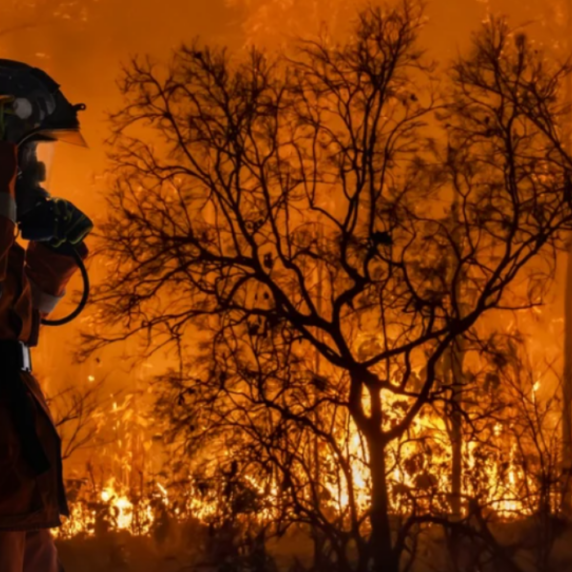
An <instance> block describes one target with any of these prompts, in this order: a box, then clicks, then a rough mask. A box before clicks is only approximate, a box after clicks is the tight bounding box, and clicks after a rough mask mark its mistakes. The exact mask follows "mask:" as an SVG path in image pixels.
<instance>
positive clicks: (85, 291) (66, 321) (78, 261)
mask: <svg viewBox="0 0 572 572" xmlns="http://www.w3.org/2000/svg"><path fill="white" fill-rule="evenodd" d="M71 254H72V256H73V258H74V260H75V262H76V264H77V265H78V268H79V271H80V272H81V277H82V280H83V293H82V295H81V300H80V302H79V304H78V307H77V308H76V309H75V310H74V311H73V312H72V313H71V314H69V315H68V316H66V317H65V318H60V319H59V320H48V319H47V318H42V324H43V325H44V326H65V325H66V324H69V323H70V322H73V321H74V320H75V319H76V318H77V317H78V316H79V315H80V314H81V313H82V312H83V311H84V309H85V307H86V305H87V301H88V299H89V289H90V284H89V274H88V273H87V268H86V267H85V264H84V262H83V259H82V257H81V256H80V254H79V252H78V251H77V249H76V248H73V249H72V251H71Z"/></svg>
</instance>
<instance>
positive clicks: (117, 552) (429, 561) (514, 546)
mask: <svg viewBox="0 0 572 572" xmlns="http://www.w3.org/2000/svg"><path fill="white" fill-rule="evenodd" d="M495 532H496V533H497V538H498V539H499V540H501V544H502V545H504V547H505V549H506V548H508V552H510V553H511V554H512V557H513V558H514V559H515V561H516V562H517V563H518V567H519V569H520V570H521V571H522V572H572V527H571V526H568V527H566V528H565V529H563V530H561V531H559V533H558V535H557V538H556V539H555V541H554V544H553V546H552V550H551V556H550V558H549V562H548V565H547V566H544V565H543V566H541V567H540V568H539V566H538V560H537V558H538V556H539V555H540V554H541V553H542V551H543V550H542V535H539V534H538V532H539V531H538V530H537V529H535V527H532V526H530V525H529V524H528V523H526V522H519V523H512V524H509V525H504V526H503V528H502V530H500V531H499V530H497V531H495ZM217 542H219V541H218V540H217V541H214V542H213V541H212V539H209V534H208V531H206V530H205V529H204V528H198V527H196V526H176V527H171V528H170V529H169V530H163V531H158V532H157V531H156V533H155V534H152V535H149V536H145V537H133V536H130V535H128V534H126V533H107V534H100V535H98V536H97V537H88V538H81V537H76V538H73V539H70V540H64V541H59V542H58V548H59V550H60V557H61V560H62V563H63V564H64V568H65V572H219V571H220V570H221V568H220V567H219V566H217V565H213V559H212V554H213V553H216V554H217V557H220V555H221V554H220V551H221V549H222V546H223V544H224V543H223V544H221V543H220V542H219V543H218V544H217ZM509 547H510V548H509ZM460 548H461V553H462V556H461V559H462V560H464V561H465V562H464V563H463V564H464V565H465V569H471V566H470V565H469V566H468V568H467V567H466V566H467V565H468V564H469V561H470V560H472V557H471V553H474V547H471V546H470V545H464V546H463V547H460ZM268 550H269V552H270V553H271V554H272V558H270V559H269V561H268V563H267V564H264V566H261V565H260V563H258V565H257V566H255V567H252V566H251V565H246V566H240V567H234V566H233V567H231V568H229V570H253V569H255V570H264V572H287V571H289V570H293V569H296V567H295V566H294V563H295V560H298V561H300V562H302V563H305V564H309V563H310V556H311V554H312V546H311V543H310V541H309V539H308V537H307V536H306V535H304V534H302V533H300V532H298V533H293V534H290V535H288V536H286V537H285V538H283V539H282V540H281V541H280V542H279V543H272V544H270V545H269V546H268ZM209 554H210V555H211V556H209ZM418 556H419V558H418V564H417V566H415V567H414V569H413V571H414V572H444V571H446V570H447V569H448V566H447V564H446V561H447V557H446V547H445V543H444V539H443V538H442V537H440V535H439V534H438V533H437V532H436V533H435V535H433V537H432V538H431V539H429V541H427V542H423V543H421V545H420V547H419V552H418ZM479 570H480V568H479ZM492 570H493V568H491V572H492ZM496 570H498V568H496ZM482 572H489V569H488V568H485V569H482Z"/></svg>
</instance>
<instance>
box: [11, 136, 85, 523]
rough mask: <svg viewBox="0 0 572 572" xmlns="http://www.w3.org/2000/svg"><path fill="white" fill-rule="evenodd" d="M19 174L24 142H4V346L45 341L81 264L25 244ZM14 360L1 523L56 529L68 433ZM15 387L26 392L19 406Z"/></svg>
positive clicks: (62, 504) (62, 508)
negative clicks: (42, 328)
mask: <svg viewBox="0 0 572 572" xmlns="http://www.w3.org/2000/svg"><path fill="white" fill-rule="evenodd" d="M16 175H17V149H16V147H15V145H13V144H11V143H8V142H3V141H0V346H1V347H5V346H6V345H8V346H10V342H12V343H13V345H14V347H15V348H18V347H19V346H18V343H17V342H24V343H25V344H27V345H28V346H30V347H33V346H35V345H37V342H38V337H39V324H40V320H41V318H42V317H43V316H46V315H47V314H49V313H50V312H51V311H52V310H53V309H54V307H55V306H56V304H57V302H58V301H59V300H60V299H61V298H62V297H63V295H64V293H65V287H66V284H67V282H68V281H69V279H70V278H71V276H72V275H73V274H74V272H75V271H76V270H77V265H76V264H75V262H74V260H73V259H72V258H71V257H68V256H65V255H62V254H59V253H56V252H54V251H53V250H51V249H49V248H47V247H46V246H44V245H42V244H40V243H34V242H30V243H29V244H28V247H27V249H26V250H25V249H24V248H23V247H22V246H20V245H19V244H18V243H17V242H16V234H17V227H16V224H15V221H16V202H15V184H16ZM86 255H87V250H86V249H85V247H84V252H82V256H86ZM8 361H9V360H7V359H5V357H2V356H1V355H0V530H13V531H17V530H32V529H41V528H53V527H56V526H58V525H60V524H61V522H60V515H67V514H68V508H67V502H66V497H65V492H64V487H63V479H62V462H61V447H60V439H59V437H58V435H57V432H56V429H55V426H54V423H53V420H52V417H51V415H50V411H49V409H48V406H47V404H46V400H45V398H44V395H43V393H42V390H41V388H40V385H39V384H38V382H37V381H36V379H35V378H34V377H33V376H32V374H31V373H29V372H25V371H21V370H20V369H19V368H14V367H11V366H10V365H9V363H8ZM2 362H4V363H2ZM14 388H18V391H17V392H16V393H17V395H18V396H19V397H20V398H21V399H20V400H19V403H20V405H19V406H18V408H16V409H17V411H16V412H15V407H14V399H13V396H14V394H15V393H14V391H13V390H14ZM22 402H24V405H25V407H24V408H25V410H26V415H25V416H24V418H25V422H24V420H23V419H22V415H23V414H22V411H21V409H22ZM22 426H25V427H26V428H27V430H26V433H28V435H30V434H32V435H33V437H34V438H35V443H36V444H37V445H39V448H38V450H39V451H40V453H41V454H40V455H39V456H40V457H42V458H43V459H44V461H46V462H44V463H43V466H42V468H41V469H38V467H33V466H32V465H33V463H30V462H29V459H30V455H29V451H25V450H24V443H23V437H22V431H21V428H22Z"/></svg>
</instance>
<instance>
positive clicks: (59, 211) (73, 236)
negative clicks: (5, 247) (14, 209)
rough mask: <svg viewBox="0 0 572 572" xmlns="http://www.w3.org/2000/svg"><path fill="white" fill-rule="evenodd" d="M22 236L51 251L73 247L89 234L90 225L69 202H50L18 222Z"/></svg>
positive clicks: (91, 225)
mask: <svg viewBox="0 0 572 572" xmlns="http://www.w3.org/2000/svg"><path fill="white" fill-rule="evenodd" d="M20 228H21V230H22V236H23V238H25V239H28V240H37V241H41V242H46V243H47V244H48V245H49V246H51V247H52V248H56V249H57V248H60V247H61V246H62V245H63V244H64V243H67V244H71V245H72V246H75V245H77V244H79V243H80V242H81V241H82V240H84V239H85V237H86V236H87V235H88V234H89V233H90V232H91V231H92V230H93V222H92V221H91V220H90V219H89V217H88V216H87V215H85V214H84V213H83V212H82V211H80V210H79V209H78V208H77V207H76V206H75V205H73V204H72V203H71V202H70V201H67V200H65V199H58V198H52V199H50V200H46V201H42V203H41V204H40V205H38V206H37V207H36V208H34V209H33V210H32V211H30V212H29V213H28V214H26V215H25V216H24V217H22V218H21V219H20Z"/></svg>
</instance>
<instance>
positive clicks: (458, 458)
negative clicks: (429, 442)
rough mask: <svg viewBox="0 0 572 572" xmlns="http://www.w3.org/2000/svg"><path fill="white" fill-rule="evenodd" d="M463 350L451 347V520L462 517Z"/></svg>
mask: <svg viewBox="0 0 572 572" xmlns="http://www.w3.org/2000/svg"><path fill="white" fill-rule="evenodd" d="M463 357H464V353H463V348H462V347H461V344H460V343H459V342H455V343H453V346H452V347H451V374H452V378H453V379H452V382H453V383H452V389H451V391H452V395H451V401H452V406H453V411H452V412H451V449H452V451H451V513H452V517H453V519H460V518H461V516H462V502H461V501H462V494H463V490H462V476H463V415H462V412H461V411H462V406H463Z"/></svg>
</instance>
